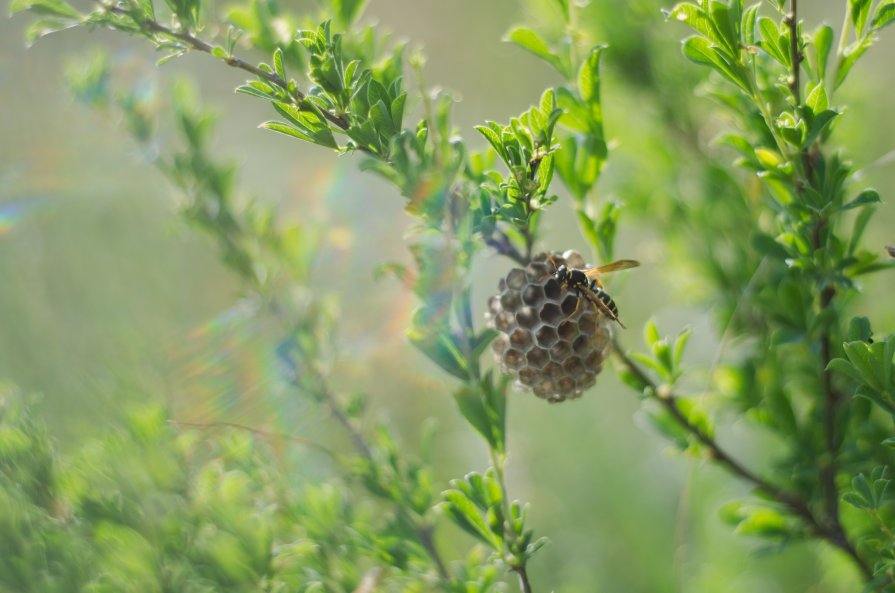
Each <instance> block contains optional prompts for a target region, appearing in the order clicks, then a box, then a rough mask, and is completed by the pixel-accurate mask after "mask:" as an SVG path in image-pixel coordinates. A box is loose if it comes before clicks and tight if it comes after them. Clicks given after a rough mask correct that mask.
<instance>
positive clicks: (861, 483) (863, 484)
mask: <svg viewBox="0 0 895 593" xmlns="http://www.w3.org/2000/svg"><path fill="white" fill-rule="evenodd" d="M851 485H852V488H854V489H855V492H856V493H857V494H858V496H860V497H861V498H863V499H864V501H866V502H867V503H868V504H869V505H870V506H872V507H875V506H876V504H874V503H875V501H874V498H873V492H872V491H871V489H870V484H869V483H868V482H867V478H866V477H865V476H864V474H858V475H857V476H855V477H854V478H852V481H851Z"/></svg>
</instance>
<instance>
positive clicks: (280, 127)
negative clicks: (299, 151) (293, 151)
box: [258, 121, 313, 142]
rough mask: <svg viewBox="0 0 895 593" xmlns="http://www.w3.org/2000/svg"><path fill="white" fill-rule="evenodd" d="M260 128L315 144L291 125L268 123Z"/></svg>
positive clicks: (275, 122)
mask: <svg viewBox="0 0 895 593" xmlns="http://www.w3.org/2000/svg"><path fill="white" fill-rule="evenodd" d="M258 127H259V128H264V129H265V130H272V131H274V132H279V133H280V134H286V135H287V136H292V137H294V138H299V139H301V140H304V141H306V142H313V140H312V139H311V137H310V136H308V135H307V134H305V133H304V132H302V131H301V130H298V129H296V128H294V127H292V126H290V125H289V124H285V123H283V122H280V121H266V122H264V123H262V124H261V125H259V126H258Z"/></svg>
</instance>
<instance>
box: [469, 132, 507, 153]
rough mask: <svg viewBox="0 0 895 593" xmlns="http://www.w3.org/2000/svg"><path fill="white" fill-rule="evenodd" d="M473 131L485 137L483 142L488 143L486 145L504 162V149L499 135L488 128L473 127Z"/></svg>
mask: <svg viewBox="0 0 895 593" xmlns="http://www.w3.org/2000/svg"><path fill="white" fill-rule="evenodd" d="M475 131H476V132H478V133H479V134H481V135H482V136H484V137H485V140H487V141H488V144H490V145H491V147H492V148H493V149H494V151H495V152H496V153H497V154H498V155H500V157H501V158H502V159H503V160H506V156H505V155H506V150H505V149H504V146H503V142H502V141H501V137H500V134H498V133H497V132H496V131H494V129H493V128H492V127H491V126H490V125H489V126H475Z"/></svg>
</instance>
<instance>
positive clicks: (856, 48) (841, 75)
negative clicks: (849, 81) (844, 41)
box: [833, 38, 873, 89]
mask: <svg viewBox="0 0 895 593" xmlns="http://www.w3.org/2000/svg"><path fill="white" fill-rule="evenodd" d="M871 45H873V39H871V38H865V39H862V40H860V41H856V42H855V43H853V44H851V45H849V46H848V47H847V48H846V49H845V54H844V55H843V56H842V57H841V58H840V59H839V70H838V71H837V72H836V83H835V85H834V87H833V88H834V89H838V88H839V86H840V85H841V84H842V83H843V82H845V79H846V77H847V76H848V73H849V72H851V69H852V67H853V66H854V65H855V63H856V62H857V61H858V58H860V57H861V56H862V55H864V52H866V51H867V50H868V49H870V46H871Z"/></svg>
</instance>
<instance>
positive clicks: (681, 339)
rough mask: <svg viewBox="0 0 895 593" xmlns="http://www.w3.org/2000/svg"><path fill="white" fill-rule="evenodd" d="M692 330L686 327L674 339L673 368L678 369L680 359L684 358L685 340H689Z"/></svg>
mask: <svg viewBox="0 0 895 593" xmlns="http://www.w3.org/2000/svg"><path fill="white" fill-rule="evenodd" d="M692 333H693V332H692V331H691V330H690V329H689V328H687V329H685V330H684V331H682V332H681V333H680V335H678V337H677V338H676V339H675V340H674V358H673V361H674V368H675V369H680V366H681V360H682V359H683V358H684V349H685V348H686V347H687V342H688V341H689V340H690V335H691V334H692Z"/></svg>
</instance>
